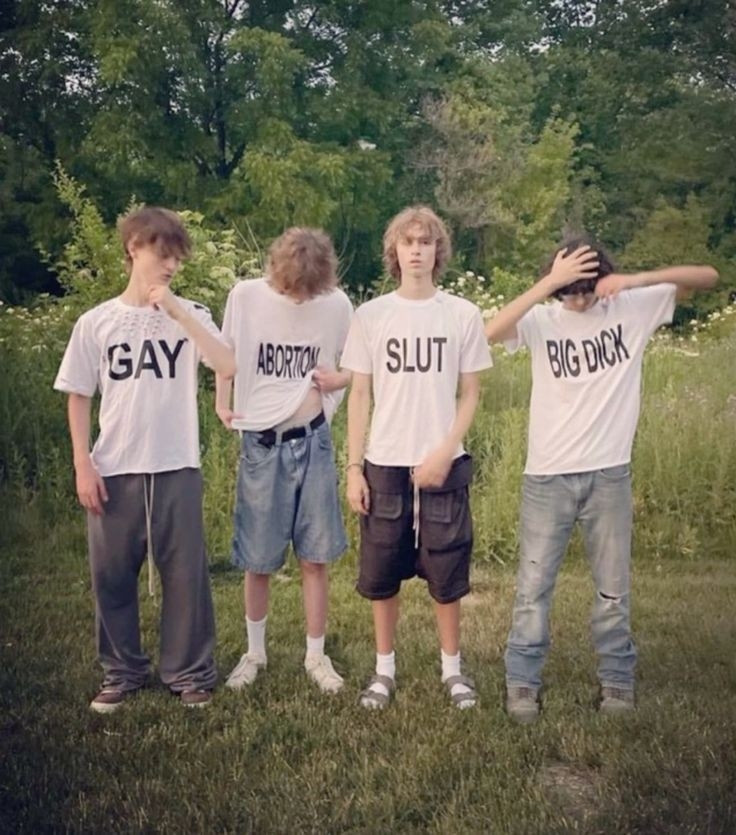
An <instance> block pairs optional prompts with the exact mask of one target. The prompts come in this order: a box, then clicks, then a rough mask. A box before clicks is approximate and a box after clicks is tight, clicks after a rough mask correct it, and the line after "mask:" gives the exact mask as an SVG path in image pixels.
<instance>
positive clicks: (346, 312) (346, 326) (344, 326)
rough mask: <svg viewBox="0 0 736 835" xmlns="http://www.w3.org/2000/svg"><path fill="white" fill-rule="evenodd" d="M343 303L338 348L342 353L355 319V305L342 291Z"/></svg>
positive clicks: (338, 332)
mask: <svg viewBox="0 0 736 835" xmlns="http://www.w3.org/2000/svg"><path fill="white" fill-rule="evenodd" d="M341 296H342V305H341V306H340V321H339V323H338V329H337V350H338V354H340V353H342V351H343V350H344V348H345V343H346V341H347V338H348V333H349V332H350V323H351V322H352V319H353V305H352V302H351V301H350V299H349V298H348V297H347V295H346V294H345V293H342V292H341Z"/></svg>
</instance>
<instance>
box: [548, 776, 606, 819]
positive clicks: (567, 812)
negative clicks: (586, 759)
mask: <svg viewBox="0 0 736 835" xmlns="http://www.w3.org/2000/svg"><path fill="white" fill-rule="evenodd" d="M600 784H601V777H600V775H599V774H598V773H597V772H596V771H594V770H593V769H590V768H584V767H582V766H577V765H570V764H567V763H551V764H549V765H546V766H544V767H543V768H542V770H541V772H540V774H539V788H540V789H541V791H542V793H543V794H544V796H545V797H546V798H548V799H549V800H550V801H551V802H552V803H553V804H554V805H556V806H557V807H558V808H559V810H560V812H562V814H563V815H564V816H565V817H566V818H569V819H570V820H573V821H578V822H580V823H585V822H586V821H588V820H589V819H590V818H592V817H593V816H594V815H595V814H596V812H597V810H598V788H599V786H600Z"/></svg>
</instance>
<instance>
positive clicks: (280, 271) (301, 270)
mask: <svg viewBox="0 0 736 835" xmlns="http://www.w3.org/2000/svg"><path fill="white" fill-rule="evenodd" d="M266 269H267V272H268V281H269V284H271V286H272V287H273V288H274V290H277V291H278V292H279V293H284V294H285V295H287V296H291V295H294V294H297V295H301V294H302V293H303V294H305V295H306V296H307V298H310V299H311V298H313V297H314V296H319V295H321V294H322V293H327V292H329V291H330V290H332V288H333V287H335V286H336V284H337V255H335V249H334V247H333V246H332V241H331V240H330V238H329V237H328V236H327V235H326V234H325V233H324V232H323V231H322V230H321V229H310V228H308V227H304V226H292V227H291V228H290V229H287V230H286V231H285V232H284V233H283V234H282V235H280V236H279V237H278V238H276V240H275V241H274V242H273V243H272V244H271V247H270V249H269V250H268V265H267V268H266Z"/></svg>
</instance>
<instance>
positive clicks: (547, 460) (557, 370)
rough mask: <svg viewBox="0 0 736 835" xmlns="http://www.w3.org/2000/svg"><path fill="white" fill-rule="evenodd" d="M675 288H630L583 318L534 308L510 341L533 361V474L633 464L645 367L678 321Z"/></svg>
mask: <svg viewBox="0 0 736 835" xmlns="http://www.w3.org/2000/svg"><path fill="white" fill-rule="evenodd" d="M675 292H676V287H675V285H674V284H657V285H653V286H651V287H641V288H636V289H632V290H624V291H623V292H621V293H620V294H619V295H618V296H617V297H616V298H614V299H612V300H610V301H608V302H604V301H599V302H597V303H596V304H595V305H593V307H591V308H589V309H588V310H586V311H584V312H576V311H571V310H565V309H564V308H563V306H562V304H561V303H560V302H552V303H549V304H540V305H536V306H535V307H533V308H532V309H531V310H530V311H529V312H528V313H527V314H526V315H525V316H523V317H522V319H521V320H520V321H519V323H518V324H517V326H516V330H517V334H518V338H517V339H516V340H509V341H508V342H506V343H505V344H506V347H507V349H508V350H509V351H511V352H512V353H513V352H514V351H515V350H516V349H517V348H519V347H520V346H521V345H526V346H527V347H528V348H529V350H530V351H531V357H532V395H531V405H530V410H529V448H528V454H527V460H526V467H525V469H524V472H525V473H527V474H530V475H554V474H560V473H579V472H589V471H590V470H598V469H601V468H603V467H613V466H616V465H617V464H626V463H628V462H629V461H630V460H631V447H632V444H633V441H634V433H635V432H636V424H637V422H638V420H639V402H640V388H641V366H642V359H643V355H644V349H645V347H646V345H647V342H648V341H649V338H650V336H651V335H652V334H653V333H654V331H655V330H656V329H657V328H658V327H659V326H660V325H663V324H665V323H667V322H671V321H672V314H673V312H674V309H675Z"/></svg>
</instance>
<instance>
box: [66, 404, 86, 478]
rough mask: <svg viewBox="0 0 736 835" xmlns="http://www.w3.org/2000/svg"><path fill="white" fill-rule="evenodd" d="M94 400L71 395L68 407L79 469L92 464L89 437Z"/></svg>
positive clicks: (75, 463)
mask: <svg viewBox="0 0 736 835" xmlns="http://www.w3.org/2000/svg"><path fill="white" fill-rule="evenodd" d="M91 410H92V399H91V398H90V397H85V396H84V395H82V394H70V395H69V402H68V407H67V414H68V418H69V434H70V435H71V439H72V454H73V457H74V468H75V469H79V468H80V467H84V466H86V465H88V464H90V463H91V461H92V459H91V457H90V451H89V436H90V426H91V419H90V414H91Z"/></svg>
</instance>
